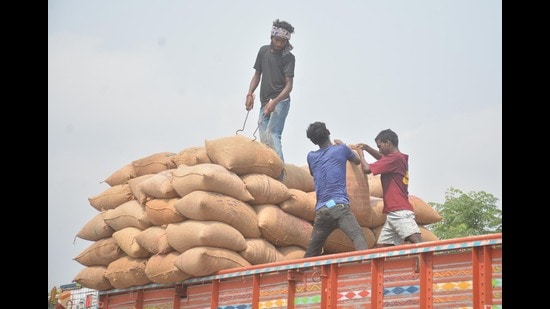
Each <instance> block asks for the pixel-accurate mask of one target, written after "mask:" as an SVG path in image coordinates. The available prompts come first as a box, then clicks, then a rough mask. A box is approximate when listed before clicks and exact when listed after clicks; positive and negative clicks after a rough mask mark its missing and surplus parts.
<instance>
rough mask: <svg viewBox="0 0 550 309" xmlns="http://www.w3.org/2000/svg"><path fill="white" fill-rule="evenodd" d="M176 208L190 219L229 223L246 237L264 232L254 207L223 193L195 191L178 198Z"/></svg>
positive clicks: (257, 235)
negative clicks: (259, 225) (261, 230)
mask: <svg viewBox="0 0 550 309" xmlns="http://www.w3.org/2000/svg"><path fill="white" fill-rule="evenodd" d="M174 208H175V209H176V211H178V212H179V213H180V214H182V215H183V216H185V217H186V218H189V219H193V220H201V221H219V222H223V223H227V224H229V225H231V226H232V227H234V228H235V229H237V230H238V231H239V232H240V233H241V234H242V235H243V236H244V237H252V238H255V237H260V235H261V234H262V233H261V232H260V228H259V227H258V214H256V211H255V210H254V208H252V206H250V205H248V204H247V203H245V202H243V201H240V200H238V199H236V198H234V197H231V196H227V195H225V194H222V193H217V192H209V191H202V190H197V191H193V192H191V193H189V194H187V195H185V196H184V197H182V198H180V199H179V200H177V201H176V202H175V203H174Z"/></svg>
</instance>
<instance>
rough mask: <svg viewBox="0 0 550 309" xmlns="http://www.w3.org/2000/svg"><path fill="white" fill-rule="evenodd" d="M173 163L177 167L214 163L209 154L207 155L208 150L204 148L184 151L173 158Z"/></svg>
mask: <svg viewBox="0 0 550 309" xmlns="http://www.w3.org/2000/svg"><path fill="white" fill-rule="evenodd" d="M172 161H174V163H175V164H176V166H180V165H196V164H201V163H212V162H211V161H210V158H209V157H208V154H206V148H204V146H195V147H189V148H186V149H183V150H182V151H180V152H178V154H176V155H175V156H173V157H172Z"/></svg>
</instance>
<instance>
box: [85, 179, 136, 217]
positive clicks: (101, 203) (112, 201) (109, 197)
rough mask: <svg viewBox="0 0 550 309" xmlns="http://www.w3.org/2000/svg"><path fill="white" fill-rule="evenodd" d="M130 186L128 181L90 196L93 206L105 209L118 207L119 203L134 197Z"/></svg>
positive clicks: (89, 199) (101, 209)
mask: <svg viewBox="0 0 550 309" xmlns="http://www.w3.org/2000/svg"><path fill="white" fill-rule="evenodd" d="M133 198H134V197H133V194H132V191H131V190H130V186H129V185H128V184H127V183H126V184H123V185H116V186H113V187H110V188H107V189H105V190H104V191H103V192H101V193H99V194H97V195H94V196H92V197H89V198H88V201H89V202H90V205H92V207H93V208H95V209H97V210H99V211H103V210H107V209H114V208H117V207H118V206H119V205H121V204H123V203H125V202H128V201H131V200H132V199H133Z"/></svg>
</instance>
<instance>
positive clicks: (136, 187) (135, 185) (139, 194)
mask: <svg viewBox="0 0 550 309" xmlns="http://www.w3.org/2000/svg"><path fill="white" fill-rule="evenodd" d="M154 175H155V174H147V175H141V176H138V177H135V178H132V179H130V180H128V185H129V186H130V191H132V194H133V195H134V198H135V199H136V200H137V201H138V202H139V203H140V204H143V203H145V202H146V201H147V200H148V199H152V197H148V196H147V194H145V192H143V190H141V183H142V182H144V181H145V180H146V179H148V178H150V177H153V176H154Z"/></svg>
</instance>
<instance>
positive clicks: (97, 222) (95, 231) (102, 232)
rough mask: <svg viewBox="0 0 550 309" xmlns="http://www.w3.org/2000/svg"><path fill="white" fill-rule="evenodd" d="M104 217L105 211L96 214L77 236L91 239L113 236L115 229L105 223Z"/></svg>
mask: <svg viewBox="0 0 550 309" xmlns="http://www.w3.org/2000/svg"><path fill="white" fill-rule="evenodd" d="M104 217H105V211H102V212H100V213H98V214H97V215H95V216H94V217H93V218H92V219H90V220H89V221H88V222H86V224H84V226H83V227H82V228H81V229H80V231H79V232H78V234H76V237H78V238H81V239H85V240H90V241H96V240H100V239H103V238H108V237H111V235H113V233H114V231H115V230H114V229H113V228H112V227H110V226H109V225H108V224H107V223H105V220H104Z"/></svg>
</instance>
